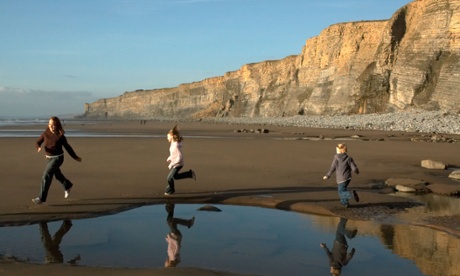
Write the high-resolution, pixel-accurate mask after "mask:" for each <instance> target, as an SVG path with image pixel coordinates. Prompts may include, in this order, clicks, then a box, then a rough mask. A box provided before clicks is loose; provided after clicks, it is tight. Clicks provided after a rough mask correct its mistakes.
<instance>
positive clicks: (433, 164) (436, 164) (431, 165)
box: [421, 159, 447, 170]
mask: <svg viewBox="0 0 460 276" xmlns="http://www.w3.org/2000/svg"><path fill="white" fill-rule="evenodd" d="M421 166H422V167H423V168H427V169H430V170H445V169H446V167H447V166H446V164H444V163H442V162H440V161H433V160H429V159H427V160H422V164H421Z"/></svg>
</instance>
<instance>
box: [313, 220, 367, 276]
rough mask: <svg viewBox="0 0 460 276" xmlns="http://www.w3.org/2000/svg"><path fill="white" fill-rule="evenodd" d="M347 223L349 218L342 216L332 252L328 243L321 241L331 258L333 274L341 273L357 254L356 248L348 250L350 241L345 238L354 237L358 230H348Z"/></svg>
mask: <svg viewBox="0 0 460 276" xmlns="http://www.w3.org/2000/svg"><path fill="white" fill-rule="evenodd" d="M346 224H347V219H344V218H341V219H340V222H339V224H338V225H337V231H336V233H335V240H334V245H333V246H332V252H331V251H329V248H328V247H327V246H326V244H324V243H321V244H320V246H321V247H322V248H323V249H324V251H326V254H327V256H328V258H329V264H330V267H331V270H330V272H331V275H334V276H335V275H340V273H341V272H342V267H344V266H346V265H347V264H348V262H350V260H351V258H353V255H354V254H355V249H354V248H352V249H351V251H350V253H347V251H348V243H347V240H346V238H345V236H346V237H348V238H349V239H352V238H354V237H355V236H356V233H358V230H356V229H355V230H353V231H348V230H346V229H345V227H346Z"/></svg>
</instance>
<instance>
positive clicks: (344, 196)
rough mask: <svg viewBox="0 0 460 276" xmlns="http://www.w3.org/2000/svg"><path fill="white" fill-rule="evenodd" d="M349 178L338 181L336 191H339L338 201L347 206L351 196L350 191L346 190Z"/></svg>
mask: <svg viewBox="0 0 460 276" xmlns="http://www.w3.org/2000/svg"><path fill="white" fill-rule="evenodd" d="M350 181H351V180H350V179H349V180H346V181H344V182H341V183H339V185H338V187H337V188H338V192H339V198H340V203H341V204H342V205H343V206H348V200H349V199H350V198H351V193H350V191H348V190H347V187H348V184H350Z"/></svg>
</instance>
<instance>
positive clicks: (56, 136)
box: [32, 117, 81, 204]
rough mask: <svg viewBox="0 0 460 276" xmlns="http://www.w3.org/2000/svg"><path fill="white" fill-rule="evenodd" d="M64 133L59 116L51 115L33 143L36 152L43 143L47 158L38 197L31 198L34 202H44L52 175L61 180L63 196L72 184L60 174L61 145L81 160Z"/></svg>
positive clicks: (40, 148)
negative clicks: (44, 128)
mask: <svg viewBox="0 0 460 276" xmlns="http://www.w3.org/2000/svg"><path fill="white" fill-rule="evenodd" d="M64 133H65V131H64V128H63V127H62V124H61V121H60V120H59V118H58V117H51V118H50V120H49V122H48V128H47V129H46V130H45V131H44V132H43V133H42V135H40V138H38V140H37V142H36V143H35V145H36V147H37V152H40V151H41V150H42V144H43V148H44V149H45V155H46V160H47V163H46V168H45V172H44V173H43V177H42V184H41V187H40V194H39V196H38V197H36V198H34V199H32V201H33V202H34V203H35V204H42V203H43V202H46V199H47V197H48V190H49V188H50V186H51V181H52V180H53V177H56V179H57V180H58V181H59V182H61V184H62V187H63V188H64V197H65V198H67V197H68V196H69V193H70V189H71V188H72V186H73V184H72V182H70V180H68V179H67V178H66V177H65V176H64V175H63V174H62V172H61V169H60V167H61V165H62V164H63V163H64V150H63V149H62V147H64V148H65V149H66V151H67V152H68V153H69V154H70V156H72V158H73V159H75V160H77V161H78V162H81V158H80V157H78V155H77V154H76V153H75V152H74V150H73V149H72V147H71V146H70V145H69V143H67V139H66V137H65V136H64Z"/></svg>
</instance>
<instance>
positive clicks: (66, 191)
mask: <svg viewBox="0 0 460 276" xmlns="http://www.w3.org/2000/svg"><path fill="white" fill-rule="evenodd" d="M69 195H70V189H68V190H65V191H64V198H68V197H69Z"/></svg>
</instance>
